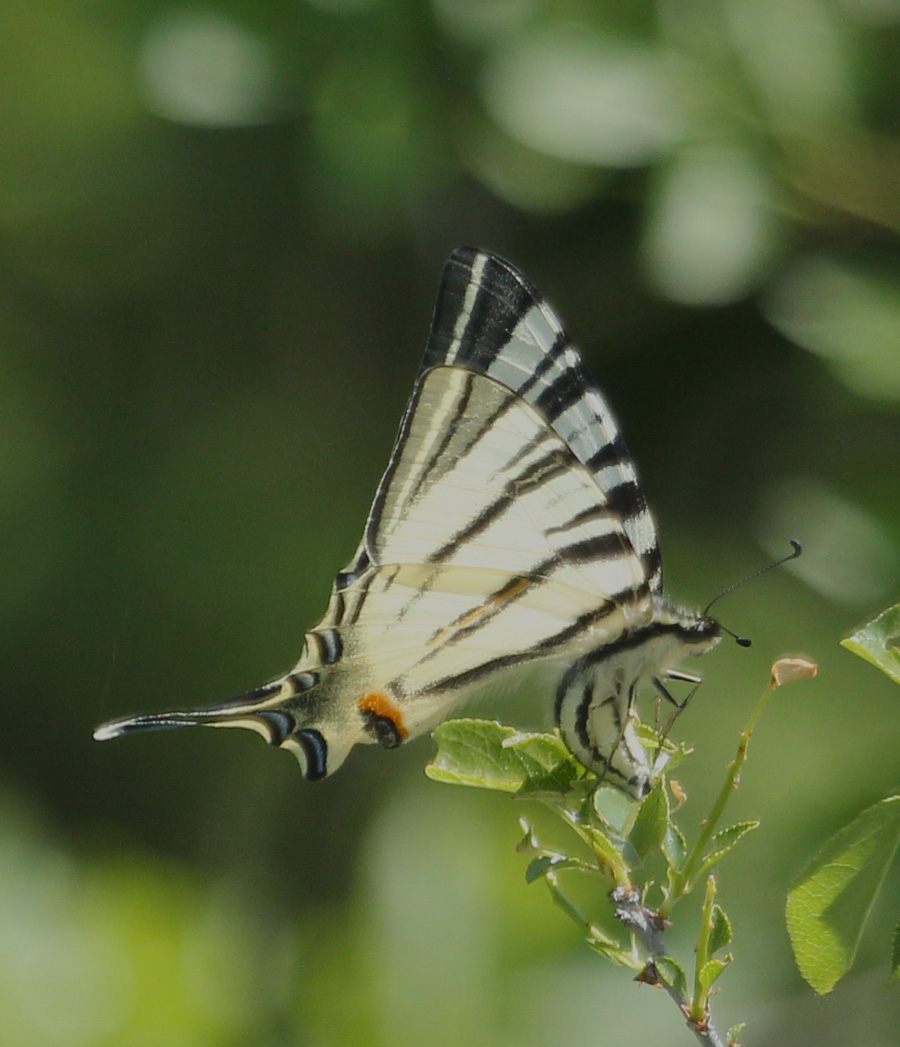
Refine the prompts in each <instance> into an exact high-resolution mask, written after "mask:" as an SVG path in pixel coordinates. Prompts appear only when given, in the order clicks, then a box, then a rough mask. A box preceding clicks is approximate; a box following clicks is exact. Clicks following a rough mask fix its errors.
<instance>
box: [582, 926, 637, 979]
mask: <svg viewBox="0 0 900 1047" xmlns="http://www.w3.org/2000/svg"><path fill="white" fill-rule="evenodd" d="M585 941H586V942H587V944H588V946H589V947H590V948H591V949H593V950H594V951H595V952H598V953H600V955H601V956H605V957H606V958H607V959H608V960H612V962H613V963H617V964H618V965H619V966H620V967H630V968H631V969H632V970H638V964H637V963H636V962H635V958H634V955H633V954H632V953H630V952H629V951H628V950H627V949H623V948H622V946H621V945H620V944H619V942H617V941H616V940H615V938H610V937H609V935H608V934H604V932H603V931H601V930H600V929H599V928H598V927H596V926H595V925H593V924H592V925H591V930H590V933H589V934H588V936H587V938H586V939H585Z"/></svg>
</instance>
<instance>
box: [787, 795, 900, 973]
mask: <svg viewBox="0 0 900 1047" xmlns="http://www.w3.org/2000/svg"><path fill="white" fill-rule="evenodd" d="M898 843H900V796H889V797H887V799H884V800H881V801H880V802H879V803H876V804H875V805H874V806H872V807H869V808H868V809H867V810H865V811H863V812H862V814H860V815H859V816H858V817H857V818H856V819H855V820H854V821H852V822H851V823H850V824H849V825H848V826H846V827H845V828H843V829H841V831H840V832H838V833H837V834H836V835H835V836H833V837H832V838H831V839H830V840H829V841H828V842H827V843H826V844H825V846H824V847H823V848H822V850H821V851H820V852H819V853H818V854H817V855H816V856H815V858H813V860H812V861H811V862H810V864H809V865H808V867H807V868H806V869H805V870H804V871H803V872H802V873H801V874H800V876H799V877H798V878H797V880H796V881H795V882H794V884H793V886H792V887H791V890H790V893H789V894H788V900H787V908H786V917H787V927H788V934H789V935H790V938H791V945H792V946H793V949H794V957H795V959H796V961H797V966H798V967H799V969H800V973H801V974H802V975H803V977H804V978H805V979H806V981H807V982H809V984H810V985H811V986H812V988H813V989H814V990H815V991H816V992H817V993H826V992H830V991H831V990H832V989H833V988H834V986H835V985H836V984H837V982H838V981H839V980H840V978H842V977H843V975H844V974H846V973H847V971H848V970H849V969H850V966H851V965H852V963H853V958H854V957H855V955H856V949H857V946H858V945H859V939H860V936H861V934H862V930H863V927H864V926H865V922H866V919H867V917H868V915H869V912H870V910H871V908H872V905H873V903H874V901H875V898H876V897H877V895H878V892H879V890H880V889H881V884H882V882H883V880H884V877H885V875H886V873H887V870H888V867H889V866H890V863H891V860H892V859H893V857H894V854H895V852H896V850H897V845H898Z"/></svg>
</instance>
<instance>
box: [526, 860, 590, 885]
mask: <svg viewBox="0 0 900 1047" xmlns="http://www.w3.org/2000/svg"><path fill="white" fill-rule="evenodd" d="M560 869H578V870H580V871H581V872H586V873H593V874H594V875H595V876H596V875H597V870H596V869H595V868H594V866H592V865H588V864H587V863H586V862H583V861H582V860H581V859H580V858H566V857H565V855H562V854H544V855H541V857H540V858H534V859H532V861H530V862H529V863H528V868H527V869H526V870H525V882H526V883H534V881H535V880H539V879H540V878H541V877H542V876H546V875H547V873H549V872H550V871H551V870H553V871H554V872H558V871H559V870H560Z"/></svg>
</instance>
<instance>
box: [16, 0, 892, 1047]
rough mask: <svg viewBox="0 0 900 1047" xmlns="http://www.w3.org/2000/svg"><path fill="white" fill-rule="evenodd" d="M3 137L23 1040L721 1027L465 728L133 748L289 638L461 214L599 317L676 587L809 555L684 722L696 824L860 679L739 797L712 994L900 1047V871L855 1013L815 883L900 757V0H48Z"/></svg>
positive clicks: (591, 1037)
mask: <svg viewBox="0 0 900 1047" xmlns="http://www.w3.org/2000/svg"><path fill="white" fill-rule="evenodd" d="M0 128H2V133H0V243H2V253H0V402H2V418H3V425H2V428H0V441H2V442H0V535H2V548H3V570H2V582H0V601H2V614H3V628H2V632H0V643H2V660H3V689H2V695H3V702H4V709H3V713H4V723H5V729H4V730H3V732H2V735H0V745H2V761H3V762H2V788H0V1044H2V1047H7V1045H8V1047H82V1045H83V1047H88V1045H91V1047H93V1045H98V1047H101V1045H102V1047H106V1045H109V1047H113V1045H115V1047H118V1045H122V1047H157V1045H159V1047H162V1045H165V1047H239V1045H248V1047H287V1045H291V1047H304V1045H311V1047H332V1045H335V1047H339V1045H340V1047H343V1045H350V1047H353V1045H376V1047H382V1045H384V1047H405V1045H407V1044H408V1045H410V1047H412V1045H420V1044H423V1043H427V1044H429V1045H430V1047H444V1045H447V1047H451V1045H452V1047H470V1045H471V1047H481V1045H485V1047H487V1045H491V1047H493V1045H500V1047H503V1045H513V1044H515V1045H516V1047H531V1045H534V1047H538V1045H540V1047H548V1045H549V1047H553V1045H557V1044H558V1045H564V1044H566V1045H567V1044H571V1043H579V1044H607V1043H608V1044H615V1045H616V1047H632V1045H634V1047H638V1045H641V1047H643V1045H646V1044H647V1043H662V1042H665V1043H671V1044H682V1043H683V1044H685V1045H687V1044H689V1043H692V1042H694V1041H693V1040H692V1038H691V1037H690V1036H689V1035H688V1033H687V1032H686V1031H685V1030H684V1029H683V1026H681V1024H680V1021H679V1018H678V1016H677V1014H676V1013H674V1011H673V1009H672V1007H671V1003H670V1001H669V1000H668V999H667V998H665V997H664V994H662V993H655V992H652V991H650V990H648V989H647V988H645V987H640V988H639V987H638V986H635V985H632V984H631V983H630V982H629V981H628V976H627V975H626V974H625V973H623V972H622V971H621V970H613V969H612V968H609V967H608V966H607V965H606V964H605V963H604V961H602V960H601V959H600V958H599V957H597V956H595V955H594V954H591V953H589V952H588V951H587V950H586V949H584V947H583V946H582V945H581V944H580V942H579V936H578V933H577V930H576V929H575V928H574V926H572V925H571V924H569V923H568V922H567V921H566V920H565V917H564V916H563V915H562V914H561V913H560V912H558V911H557V910H555V909H554V908H553V906H552V905H551V902H550V900H549V897H548V896H547V895H546V892H545V891H544V889H543V888H542V887H541V886H540V885H534V886H532V887H527V886H526V885H525V883H524V879H523V872H524V866H525V861H524V859H523V858H522V857H521V856H518V855H516V854H515V853H514V851H513V848H514V845H515V843H516V842H517V839H518V830H517V827H516V816H517V814H518V813H519V811H518V809H517V808H516V806H515V805H514V804H513V805H511V803H510V801H509V800H508V799H503V798H500V797H497V796H492V795H487V794H480V793H470V792H467V791H465V790H461V789H451V788H448V787H446V786H440V785H437V784H434V783H431V782H429V781H428V780H426V779H425V777H424V775H423V773H422V767H423V765H424V763H425V762H426V761H427V760H428V758H429V755H430V753H431V742H430V741H429V740H428V739H424V740H420V741H418V742H416V743H415V744H413V745H410V746H408V747H404V748H403V749H402V750H400V751H398V752H391V753H385V752H383V751H380V750H379V751H375V750H370V749H366V750H358V751H357V752H355V753H354V754H353V756H352V757H351V759H350V760H349V761H348V764H347V765H346V766H345V767H344V768H343V769H342V770H341V772H340V773H339V774H338V775H337V776H336V777H334V778H333V779H329V780H327V781H326V782H323V783H320V784H315V785H311V784H308V783H306V782H304V781H302V780H301V778H300V775H299V773H298V769H297V766H296V763H295V761H294V760H293V759H292V758H291V757H290V756H289V755H287V754H283V753H274V752H272V751H270V750H268V749H266V748H265V747H264V746H263V745H261V744H260V742H259V740H258V739H255V738H253V737H252V736H251V735H249V734H246V733H245V732H202V731H197V732H183V733H179V734H165V735H154V736H148V737H146V738H141V739H127V740H124V741H121V742H118V743H115V744H108V745H103V746H99V745H97V744H96V743H94V742H93V741H92V740H91V730H92V728H93V727H94V725H95V724H96V723H98V722H100V721H101V720H103V719H108V718H110V717H112V716H115V715H120V714H124V713H127V712H133V711H147V710H155V709H162V708H165V707H170V706H172V705H185V704H188V705H191V704H202V703H205V702H209V701H214V700H217V699H219V698H222V697H226V696H228V695H230V694H236V693H238V692H240V691H243V690H246V689H249V688H251V687H254V686H256V685H258V684H260V683H261V682H263V681H265V680H267V679H270V678H272V677H273V676H275V675H277V674H278V673H279V672H281V671H283V670H284V669H286V668H287V667H289V666H290V665H291V664H292V663H293V661H294V659H295V658H296V656H297V655H298V653H299V650H300V645H301V642H302V633H303V631H304V629H305V628H307V627H309V626H310V625H312V624H313V623H314V622H315V621H316V620H317V619H318V617H319V616H320V614H321V613H322V611H323V610H324V606H325V602H326V599H327V594H328V591H329V586H330V583H331V579H332V577H333V575H334V573H335V571H336V570H337V569H338V568H340V567H341V566H342V565H343V564H344V563H345V562H346V561H347V559H348V558H349V556H350V554H351V553H352V551H353V549H354V547H355V545H356V542H357V540H358V537H359V534H360V531H361V528H362V524H363V520H364V518H365V513H366V510H367V508H368V504H369V500H370V498H371V495H372V492H373V490H374V487H375V484H376V483H377V480H378V478H379V476H380V473H381V470H382V469H383V467H384V464H385V462H386V459H387V455H388V452H389V450H390V447H391V443H392V440H393V435H394V432H395V430H396V426H397V424H398V421H399V418H400V414H401V411H402V409H403V406H404V404H405V400H406V397H407V396H408V394H409V392H410V389H411V384H412V380H413V377H414V375H415V373H416V369H417V366H418V361H419V356H420V353H421V352H422V349H423V347H424V341H425V337H426V334H427V330H428V323H429V319H430V314H431V308H432V305H433V299H434V295H435V292H436V289H437V285H438V281H439V277H440V271H441V266H442V264H443V261H444V259H445V257H446V255H447V254H448V253H449V251H450V250H452V248H454V247H455V246H458V245H460V244H464V243H474V244H477V245H480V246H484V247H489V248H491V249H493V250H495V251H499V252H500V253H502V254H505V255H507V256H508V257H509V258H510V259H512V260H513V261H514V262H515V263H516V264H518V265H519V266H520V267H521V268H523V269H524V270H525V272H527V273H528V275H529V276H530V277H531V279H532V280H533V281H534V282H535V283H537V284H538V286H539V287H540V288H541V289H542V290H543V292H544V293H545V294H546V295H547V296H548V297H549V298H550V300H551V301H552V302H553V303H554V304H555V305H556V307H557V309H558V311H559V312H560V314H561V315H562V317H563V318H564V320H565V322H566V324H567V326H568V327H569V329H570V331H571V332H572V334H573V335H574V337H575V338H576V340H577V341H578V342H579V343H580V345H581V346H582V347H583V350H584V353H585V356H586V358H587V360H588V363H589V366H590V367H591V369H592V371H593V373H594V374H595V375H596V376H597V378H598V380H599V381H600V383H601V385H602V386H603V388H604V389H605V390H606V391H607V392H608V393H609V395H610V398H611V400H612V401H613V403H614V405H615V406H616V409H617V411H618V414H619V416H620V419H621V421H622V424H623V427H624V429H625V433H626V436H627V439H628V441H629V444H630V446H631V449H632V451H633V453H634V455H635V457H636V459H637V461H638V463H639V466H640V469H641V474H642V477H643V480H644V484H645V487H646V489H647V492H648V496H649V498H650V500H651V502H652V504H653V505H654V507H655V510H656V514H657V517H658V520H659V523H660V527H661V532H662V539H663V548H664V553H665V557H666V564H667V571H668V587H669V589H670V591H671V592H672V593H673V595H676V596H678V597H680V598H683V599H684V600H685V601H688V602H690V603H692V604H694V605H698V606H702V605H704V604H705V603H706V602H707V601H708V600H709V599H711V597H712V596H714V595H715V594H716V593H717V592H719V591H720V590H721V589H722V588H723V587H724V586H725V585H726V584H727V583H729V582H731V581H732V580H734V579H735V578H738V577H740V576H741V575H743V574H745V573H747V572H748V571H750V570H752V569H753V568H754V567H756V566H757V565H759V564H760V563H762V562H765V561H766V560H767V559H768V558H770V557H772V556H775V555H780V554H781V553H783V552H785V551H787V539H788V538H789V537H797V538H800V539H801V540H803V542H804V544H805V548H806V553H805V556H804V558H803V559H802V560H800V561H799V562H798V563H797V564H796V565H795V567H796V569H795V570H792V571H788V570H784V571H781V572H776V573H775V574H772V575H769V576H767V577H766V578H765V579H763V580H760V581H759V582H757V583H754V584H752V585H749V586H747V587H746V588H743V589H741V590H740V591H739V592H737V593H735V594H734V595H733V596H731V597H730V598H729V599H728V601H727V602H723V603H722V604H721V605H719V607H718V608H717V610H718V611H719V613H720V615H721V616H722V618H723V619H724V622H725V624H727V625H728V626H730V627H731V628H733V629H735V630H737V631H739V632H741V633H744V634H747V635H750V636H751V637H752V638H753V641H754V645H753V647H752V649H751V650H749V651H743V650H739V649H737V648H735V647H734V645H727V646H725V645H723V647H722V648H720V649H719V650H718V651H717V652H716V653H715V654H713V655H712V656H710V657H709V658H708V659H706V660H705V661H704V665H703V671H704V676H705V683H704V686H703V687H702V689H701V690H700V692H699V694H698V695H697V697H696V699H695V700H694V703H693V704H692V706H691V708H690V710H689V711H688V713H687V714H686V715H685V716H684V717H683V718H682V720H681V721H680V722H679V725H678V731H679V732H680V734H681V736H682V737H684V738H685V739H686V740H688V741H689V742H692V743H693V744H695V745H696V746H697V752H696V754H695V756H694V757H692V759H691V760H690V762H689V763H688V764H687V765H685V767H684V768H683V773H682V774H681V777H682V780H683V782H684V785H685V788H686V789H687V791H688V793H689V795H690V798H691V803H690V807H689V808H688V811H687V812H686V815H685V817H686V820H687V822H688V823H691V820H692V819H693V821H694V823H696V820H697V819H699V818H700V817H701V816H702V814H703V813H704V811H705V805H707V804H708V802H709V799H710V797H711V796H712V794H713V792H714V790H715V789H717V787H718V784H719V781H720V779H721V775H722V772H723V768H724V766H725V763H726V762H727V760H728V759H729V758H730V756H731V754H732V752H733V748H734V745H735V742H736V738H737V734H738V732H739V730H740V729H741V727H742V726H743V724H744V722H745V720H746V717H747V716H748V714H749V710H750V709H751V708H752V706H753V704H754V703H755V700H756V698H757V696H758V695H759V693H760V692H761V690H762V689H763V687H764V686H765V684H766V681H767V678H768V667H769V664H770V663H771V661H772V660H773V659H774V658H775V657H776V656H778V655H780V654H783V653H787V652H791V653H801V652H802V653H805V654H807V655H810V656H812V657H814V658H816V659H817V660H818V661H819V662H820V664H821V671H820V675H819V678H818V679H817V680H816V681H814V682H812V683H806V684H803V685H797V686H795V687H793V688H786V689H785V691H784V692H783V693H780V694H779V696H778V700H777V701H776V702H775V703H774V704H773V706H772V708H771V709H770V711H769V712H768V713H767V715H766V717H765V718H764V720H763V722H762V724H761V726H760V728H759V730H758V733H757V736H756V737H755V738H754V742H753V748H752V752H751V759H750V763H749V765H748V767H747V769H746V771H745V774H744V781H743V783H742V787H741V790H740V793H739V794H738V796H737V797H736V800H735V804H734V812H733V813H734V814H735V816H736V817H755V816H760V817H762V818H763V828H762V829H761V830H760V831H759V832H758V833H756V834H754V837H753V838H752V839H751V840H748V841H747V842H746V843H744V844H742V846H741V849H740V850H739V852H738V856H736V857H735V858H733V859H732V860H730V861H728V862H726V863H725V865H724V866H723V868H722V871H721V877H720V889H721V892H722V893H721V900H722V902H723V904H724V905H725V907H726V909H727V910H728V911H729V913H730V914H731V916H732V919H733V923H734V930H735V936H736V941H735V952H736V954H737V957H738V962H737V963H736V965H735V966H734V968H733V969H732V970H730V971H729V972H728V973H727V974H726V975H725V977H724V979H723V981H722V983H721V984H722V992H721V994H720V995H719V996H718V997H717V998H716V1000H715V1006H716V1008H717V1018H718V1020H719V1022H720V1024H721V1027H722V1028H725V1027H727V1026H728V1025H730V1024H731V1023H732V1022H735V1021H739V1020H746V1021H748V1022H749V1023H750V1027H749V1030H748V1032H747V1034H746V1035H745V1042H746V1043H747V1045H748V1047H753V1045H754V1044H763V1043H765V1044H768V1045H780V1044H816V1045H817V1047H821V1045H830V1044H841V1045H844V1044H847V1043H853V1044H859V1045H866V1047H868V1045H873V1047H879V1045H882V1044H885V1045H886V1044H894V1043H896V1042H897V1040H898V1036H897V1027H898V1024H900V1005H898V999H897V990H896V989H892V990H888V991H884V990H883V988H882V985H883V979H884V976H885V975H886V971H887V956H888V940H889V935H890V928H891V926H892V921H895V920H896V917H897V914H898V911H900V890H897V889H896V888H894V889H893V890H892V891H889V892H888V896H887V897H886V898H885V900H884V902H883V903H882V904H881V905H880V906H879V908H878V909H877V910H876V912H875V914H874V927H873V928H872V930H871V933H870V934H869V936H868V937H867V940H866V944H865V946H864V948H863V951H862V955H861V957H860V963H859V965H858V967H857V973H855V974H853V975H852V976H851V977H850V978H848V979H847V981H846V982H845V983H844V984H842V985H841V987H840V988H839V990H838V991H837V992H836V993H835V994H834V995H833V996H832V997H829V998H827V999H825V1000H815V999H814V998H813V997H812V994H811V993H810V991H809V990H807V989H806V988H805V986H804V984H803V983H802V982H801V980H800V979H799V976H798V975H797V974H796V972H795V971H794V969H793V965H792V960H791V956H790V951H789V946H788V942H787V938H786V935H785V932H784V928H783V920H782V909H783V898H784V893H785V890H786V888H787V885H788V883H789V881H790V879H791V877H792V876H793V875H794V874H795V873H796V872H797V871H798V870H799V868H800V866H801V865H802V863H803V861H804V860H805V859H806V857H808V856H809V854H810V853H811V852H812V851H813V850H814V849H815V848H816V847H817V845H818V843H819V842H821V841H822V840H823V839H824V838H825V836H826V835H827V834H828V833H830V832H831V831H832V830H834V829H835V828H837V827H838V826H840V825H841V824H843V822H845V821H846V820H848V819H849V818H850V817H851V816H852V815H853V814H854V813H855V812H856V811H858V810H859V809H860V808H861V807H863V806H864V805H866V804H868V803H870V802H874V801H875V800H877V799H878V798H880V797H881V796H883V795H884V794H885V793H887V792H888V791H889V790H891V789H892V788H894V787H895V786H896V785H897V782H898V775H897V769H896V755H895V754H896V752H897V740H898V729H900V709H898V697H900V695H898V693H897V691H896V688H892V687H891V685H889V684H888V683H887V682H886V681H884V680H883V679H881V678H880V676H879V674H878V673H877V672H876V671H875V670H874V669H872V668H869V667H867V666H866V665H865V664H863V663H862V662H859V661H857V660H856V659H854V658H853V657H852V656H851V655H849V654H847V653H845V652H843V651H842V650H840V649H839V648H838V647H837V641H838V639H839V638H840V637H841V636H842V635H843V634H845V633H846V632H847V631H849V630H850V629H851V628H852V627H854V626H855V625H857V624H859V623H860V622H862V621H863V620H865V619H866V618H867V617H868V616H870V615H871V614H872V613H874V612H875V611H877V610H879V609H880V608H881V607H882V606H885V605H887V604H888V603H892V602H894V600H895V599H896V598H897V588H898V585H897V583H898V575H900V553H898V541H900V519H898V511H900V490H898V484H897V476H898V474H900V417H898V405H900V295H898V272H900V249H898V231H900V0H727V2H714V0H658V2H655V3H653V2H644V3H638V2H635V0H432V2H431V3H425V2H418V3H417V2H414V0H292V2H279V0H265V2H264V0H257V2H252V0H230V2H224V0H210V2H208V3H205V4H202V5H198V6H180V5H179V4H178V3H156V2H151V0H82V2H79V3H75V2H71V0H70V2H67V0H28V3H16V2H13V0H6V2H4V3H2V5H0ZM549 708H550V699H549V695H548V694H547V693H546V691H542V690H541V689H540V686H539V684H536V685H535V687H534V689H533V693H525V694H518V695H516V696H505V697H503V696H495V697H491V696H488V697H487V698H486V699H485V700H484V702H483V704H482V705H481V706H479V710H480V711H481V712H482V713H484V714H490V715H499V716H502V717H503V718H505V719H507V720H508V721H510V722H514V723H519V724H522V725H523V726H532V727H542V726H546V725H547V724H548V723H549V719H550V714H549ZM691 812H692V813H691ZM676 939H677V930H676ZM676 945H677V942H676ZM680 947H681V948H682V949H683V950H685V953H686V955H685V959H689V947H690V943H689V941H683V942H681V944H680Z"/></svg>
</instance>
